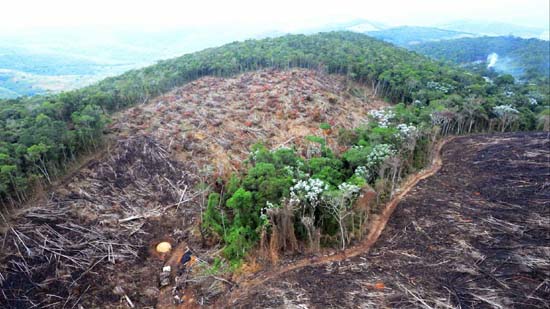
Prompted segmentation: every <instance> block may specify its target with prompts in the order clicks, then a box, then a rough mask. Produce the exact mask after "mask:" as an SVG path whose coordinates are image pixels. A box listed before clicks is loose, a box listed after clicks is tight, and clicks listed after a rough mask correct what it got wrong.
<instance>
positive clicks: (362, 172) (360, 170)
mask: <svg viewBox="0 0 550 309" xmlns="http://www.w3.org/2000/svg"><path fill="white" fill-rule="evenodd" d="M354 174H355V175H357V176H358V177H361V178H364V179H368V178H369V171H368V170H367V168H366V167H365V166H358V167H357V168H356V169H355V173H354Z"/></svg>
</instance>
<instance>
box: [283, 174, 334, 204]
mask: <svg viewBox="0 0 550 309" xmlns="http://www.w3.org/2000/svg"><path fill="white" fill-rule="evenodd" d="M326 190H328V185H327V184H325V183H324V182H323V181H322V180H321V179H317V178H309V179H308V180H300V181H298V182H297V183H296V184H295V185H294V186H292V187H291V188H290V200H291V202H295V203H296V202H307V203H308V204H310V205H316V204H317V203H318V202H319V199H320V197H321V194H323V192H324V191H326Z"/></svg>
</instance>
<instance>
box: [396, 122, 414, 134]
mask: <svg viewBox="0 0 550 309" xmlns="http://www.w3.org/2000/svg"><path fill="white" fill-rule="evenodd" d="M397 130H399V132H397V134H396V135H397V137H401V138H407V137H412V136H414V135H415V134H416V133H417V132H418V130H417V129H416V127H415V126H413V125H412V124H409V125H407V124H404V123H400V124H398V125H397Z"/></svg>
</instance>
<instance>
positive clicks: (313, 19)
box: [0, 0, 550, 32]
mask: <svg viewBox="0 0 550 309" xmlns="http://www.w3.org/2000/svg"><path fill="white" fill-rule="evenodd" d="M3 2H4V3H2V6H1V7H2V10H1V12H0V32H17V31H21V30H23V29H37V28H38V29H39V28H67V27H79V26H80V27H89V26H91V27H97V26H106V27H141V28H146V29H151V30H162V29H165V28H178V27H203V26H219V25H226V26H228V27H255V28H256V29H258V30H266V31H268V30H283V31H293V30H296V29H299V28H303V27H310V26H315V25H320V24H323V23H328V22H338V21H344V20H350V19H355V18H364V19H369V20H372V21H378V22H383V23H385V24H388V25H391V26H397V25H405V24H407V25H421V26H429V25H437V24H443V23H445V22H450V21H453V20H461V19H470V20H491V21H499V22H507V23H514V24H518V25H524V26H536V27H544V28H547V27H548V25H549V22H550V21H549V13H548V12H549V11H550V7H549V5H550V4H549V2H550V1H549V0H515V1H512V0H452V1H451V0H414V1H413V0H377V1H370V0H337V1H335V0H333V1H323V0H315V1H310V0H306V1H299V0H276V1H260V0H254V1H253V0H226V1H209V0H195V1H184V0H179V1H178V0H150V1H140V0H16V1H12V0H6V1H3Z"/></svg>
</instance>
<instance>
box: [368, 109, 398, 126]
mask: <svg viewBox="0 0 550 309" xmlns="http://www.w3.org/2000/svg"><path fill="white" fill-rule="evenodd" d="M369 115H370V116H371V117H372V118H374V119H375V120H376V122H378V125H379V126H380V127H382V128H387V127H388V126H389V125H390V121H391V120H392V119H393V118H394V117H395V114H394V113H393V112H392V111H391V110H388V109H386V110H385V109H380V110H376V109H375V110H372V111H370V112H369Z"/></svg>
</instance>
